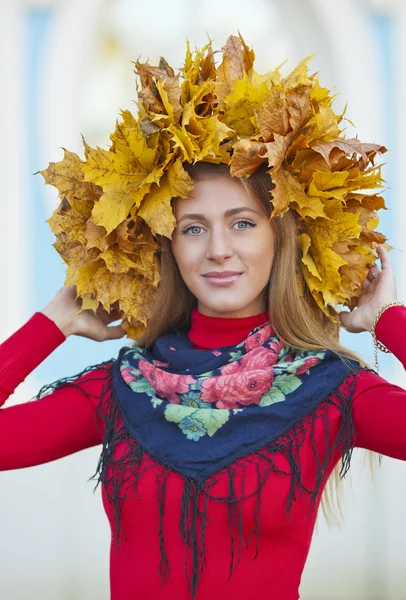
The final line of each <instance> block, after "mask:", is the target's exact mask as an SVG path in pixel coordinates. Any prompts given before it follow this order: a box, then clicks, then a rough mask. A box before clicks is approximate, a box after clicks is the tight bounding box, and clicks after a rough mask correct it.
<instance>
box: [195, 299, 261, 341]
mask: <svg viewBox="0 0 406 600" xmlns="http://www.w3.org/2000/svg"><path fill="white" fill-rule="evenodd" d="M268 318H269V317H268V313H267V312H264V313H261V314H259V315H254V316H252V317H243V318H240V319H222V318H219V317H207V316H206V315H202V314H201V313H199V311H198V310H197V308H194V309H193V310H192V325H191V327H190V329H189V332H188V337H189V339H190V341H191V342H192V343H193V344H194V346H195V347H196V348H199V349H205V350H212V349H213V348H221V347H223V346H234V345H235V344H239V343H240V342H242V341H243V340H245V339H246V337H247V336H248V334H249V332H250V331H252V330H253V329H255V327H258V326H260V325H264V324H265V323H267V322H268Z"/></svg>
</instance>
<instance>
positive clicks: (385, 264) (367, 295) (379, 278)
mask: <svg viewBox="0 0 406 600" xmlns="http://www.w3.org/2000/svg"><path fill="white" fill-rule="evenodd" d="M376 251H377V253H378V256H379V258H380V260H381V271H380V270H379V268H378V267H377V266H372V267H370V269H369V273H368V275H367V277H366V279H364V281H363V282H362V287H363V289H364V290H365V291H364V292H363V293H362V294H361V296H359V298H358V305H357V307H356V308H354V309H353V310H352V311H350V312H348V311H342V312H340V313H339V315H338V316H339V318H340V321H341V323H342V325H343V327H345V329H346V330H347V331H349V332H350V333H360V332H362V331H370V330H371V329H372V327H373V325H374V321H375V317H376V315H377V314H378V312H379V309H380V308H382V306H384V305H385V304H387V303H388V302H396V301H397V292H396V280H395V276H394V274H393V271H392V262H391V260H390V258H389V254H388V252H387V250H386V249H385V248H384V247H383V246H377V247H376Z"/></svg>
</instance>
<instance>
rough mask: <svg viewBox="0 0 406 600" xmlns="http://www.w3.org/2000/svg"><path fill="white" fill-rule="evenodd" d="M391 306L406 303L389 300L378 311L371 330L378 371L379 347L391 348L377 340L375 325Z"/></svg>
mask: <svg viewBox="0 0 406 600" xmlns="http://www.w3.org/2000/svg"><path fill="white" fill-rule="evenodd" d="M391 306H405V303H404V302H400V301H399V302H388V304H384V305H383V306H381V308H380V309H379V311H378V314H377V315H376V317H375V321H374V324H373V326H372V329H371V330H370V333H371V335H372V337H373V340H374V360H375V367H376V370H377V371H379V365H378V348H379V350H381V351H382V352H390V350H388V349H387V347H386V346H384V345H383V344H382V343H381V342H379V341H378V340H377V337H376V333H375V327H376V325H377V323H378V321H379V318H380V316H381V315H382V313H384V312H385V310H386V309H387V308H390V307H391Z"/></svg>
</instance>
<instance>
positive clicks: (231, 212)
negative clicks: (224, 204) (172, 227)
mask: <svg viewBox="0 0 406 600" xmlns="http://www.w3.org/2000/svg"><path fill="white" fill-rule="evenodd" d="M247 211H248V212H253V213H256V214H257V215H261V213H259V212H258V211H256V210H254V209H253V208H249V206H240V207H238V208H229V209H228V210H226V211H225V213H224V216H225V217H232V216H233V215H237V214H238V213H241V212H247ZM185 219H196V220H200V221H204V220H205V219H206V217H205V216H204V214H202V213H187V214H186V215H182V217H181V218H180V219H179V221H178V223H180V222H181V221H184V220H185Z"/></svg>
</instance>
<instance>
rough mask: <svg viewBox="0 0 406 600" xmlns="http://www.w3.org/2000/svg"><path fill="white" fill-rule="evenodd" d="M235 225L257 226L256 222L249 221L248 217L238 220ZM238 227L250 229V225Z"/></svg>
mask: <svg viewBox="0 0 406 600" xmlns="http://www.w3.org/2000/svg"><path fill="white" fill-rule="evenodd" d="M235 225H249V226H251V227H255V223H252V222H251V221H247V220H246V219H242V220H241V221H237V223H235ZM237 229H248V227H237Z"/></svg>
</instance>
